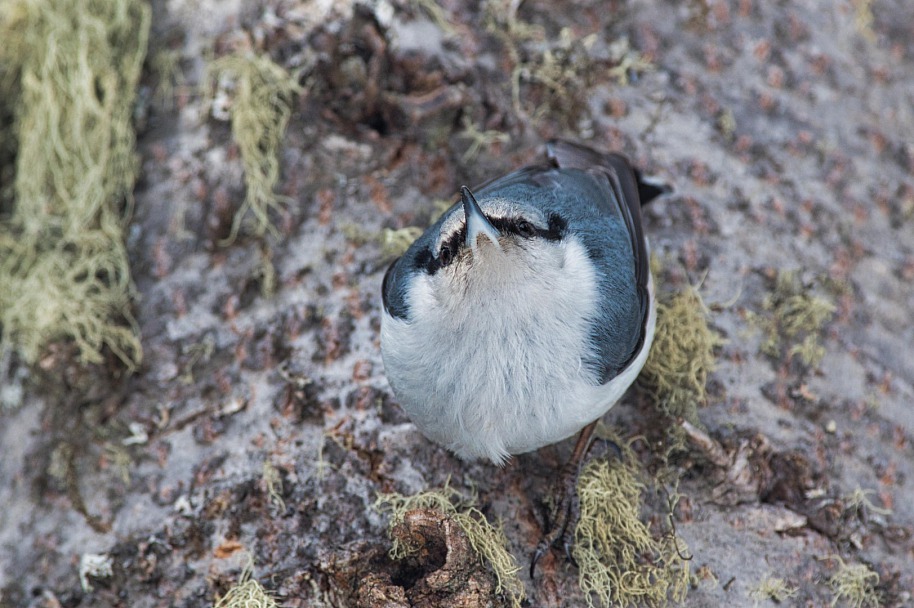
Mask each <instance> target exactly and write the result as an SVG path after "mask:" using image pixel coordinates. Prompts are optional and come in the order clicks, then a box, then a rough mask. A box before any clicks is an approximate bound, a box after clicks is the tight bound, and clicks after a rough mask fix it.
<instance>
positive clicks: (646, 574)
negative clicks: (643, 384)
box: [572, 448, 690, 607]
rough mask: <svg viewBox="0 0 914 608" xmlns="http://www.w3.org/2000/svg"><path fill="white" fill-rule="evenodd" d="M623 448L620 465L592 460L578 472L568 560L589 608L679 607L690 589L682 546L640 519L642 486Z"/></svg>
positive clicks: (614, 460)
mask: <svg viewBox="0 0 914 608" xmlns="http://www.w3.org/2000/svg"><path fill="white" fill-rule="evenodd" d="M633 459H634V456H633V455H632V454H631V450H630V449H629V448H623V456H622V458H621V459H611V460H610V461H606V460H596V459H595V460H592V461H591V462H589V463H588V464H587V465H586V466H585V467H584V469H583V471H582V472H581V475H580V477H579V479H578V484H577V492H578V497H579V500H580V519H579V520H578V524H577V526H576V527H575V533H574V547H573V549H572V555H573V557H574V559H575V561H576V562H577V563H578V566H579V574H578V580H579V583H580V586H581V589H582V590H583V591H584V593H585V594H586V597H587V604H588V605H589V606H591V607H593V606H595V605H597V603H598V602H599V604H600V605H602V606H613V605H622V606H628V605H632V604H638V605H644V606H665V605H667V604H668V603H669V601H671V600H672V601H674V602H681V601H683V600H684V599H685V596H686V594H687V593H688V589H689V581H690V574H689V561H688V560H687V559H684V558H683V557H682V554H683V552H684V551H685V549H686V548H685V543H684V541H683V540H682V539H681V538H679V537H678V536H676V535H675V533H674V532H672V531H671V532H669V533H667V534H665V535H664V536H663V537H662V538H659V539H657V538H654V536H653V535H652V534H651V531H650V530H649V529H648V526H647V524H646V523H645V522H644V521H642V519H641V517H640V509H641V504H642V494H643V492H644V489H645V486H644V484H643V483H642V482H641V481H639V479H638V474H637V471H636V470H635V468H634V466H633V465H632V464H630V463H631V462H633Z"/></svg>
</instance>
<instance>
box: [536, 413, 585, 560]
mask: <svg viewBox="0 0 914 608" xmlns="http://www.w3.org/2000/svg"><path fill="white" fill-rule="evenodd" d="M596 428H597V422H596V421H594V422H591V423H590V424H588V425H587V426H585V427H584V428H583V429H581V433H580V434H579V435H578V440H577V443H575V445H574V452H572V453H571V458H569V459H568V462H567V463H565V466H564V467H563V468H562V472H561V474H560V475H559V478H558V479H557V480H556V484H555V486H554V488H553V503H552V504H553V508H552V514H551V517H550V522H549V526H548V528H547V530H546V531H545V532H544V534H543V537H542V539H541V540H540V542H539V544H538V545H537V546H536V551H534V552H533V559H532V560H531V561H530V578H533V573H534V571H535V570H536V562H538V561H539V559H540V558H541V557H542V556H543V555H545V553H546V551H548V550H549V549H550V548H552V547H554V546H556V545H558V544H562V546H563V547H564V549H565V555H567V556H568V559H569V560H571V561H572V562H573V561H574V559H572V557H571V543H570V541H569V540H568V538H567V537H568V528H569V524H572V523H574V522H575V521H576V520H577V518H578V507H579V505H578V492H577V483H578V475H580V473H581V466H582V464H583V462H584V456H585V455H586V454H587V450H588V448H589V447H590V439H591V437H593V432H594V429H596Z"/></svg>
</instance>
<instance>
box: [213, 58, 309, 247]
mask: <svg viewBox="0 0 914 608" xmlns="http://www.w3.org/2000/svg"><path fill="white" fill-rule="evenodd" d="M207 82H209V83H210V84H211V86H212V87H213V88H214V89H218V90H217V92H216V94H217V95H221V96H222V97H224V98H225V99H226V104H227V106H228V108H227V111H228V116H229V117H230V118H231V122H232V136H233V137H234V139H235V142H236V143H237V144H238V148H239V150H240V152H241V161H242V164H243V165H244V178H245V197H244V202H243V203H242V205H241V207H240V208H239V209H238V211H237V212H236V213H235V218H234V220H233V222H232V229H231V233H230V234H229V237H228V238H227V239H226V240H225V241H224V242H223V244H227V243H231V242H233V241H234V240H235V238H236V237H237V236H238V231H239V230H240V229H241V223H242V221H243V220H244V219H245V218H246V217H247V215H248V213H250V214H251V215H252V216H253V219H254V232H255V234H257V235H258V236H262V235H263V234H264V233H265V232H267V231H270V232H272V233H274V234H275V233H276V228H275V226H274V225H273V220H272V219H271V217H270V214H271V213H272V212H276V211H280V210H281V209H282V206H283V204H284V203H286V202H288V201H287V200H286V199H285V198H283V197H282V196H280V195H278V194H276V192H275V189H276V185H277V183H278V182H279V153H280V146H281V144H282V138H283V135H284V134H285V130H286V126H287V125H288V123H289V119H290V117H291V116H292V106H293V103H294V100H295V98H296V96H297V95H298V94H299V93H300V92H301V91H302V88H301V86H300V85H299V84H298V82H297V81H296V79H295V77H294V76H292V75H290V74H289V73H288V72H287V71H286V70H285V69H284V68H283V67H282V66H280V65H277V64H276V63H274V62H273V61H272V60H271V59H270V58H269V57H265V56H257V55H246V54H234V55H227V56H225V57H220V58H219V59H216V60H215V61H213V62H212V63H211V64H210V65H209V67H208V69H207Z"/></svg>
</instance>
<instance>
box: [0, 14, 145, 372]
mask: <svg viewBox="0 0 914 608" xmlns="http://www.w3.org/2000/svg"><path fill="white" fill-rule="evenodd" d="M149 24H150V10H149V7H148V5H147V4H146V3H144V2H141V1H139V0H117V1H109V0H90V1H87V2H76V1H56V2H55V1H51V0H34V1H29V2H26V1H11V2H6V4H5V5H4V11H3V15H2V17H0V39H3V40H4V44H3V45H2V47H3V48H2V50H0V65H2V66H3V68H2V74H0V89H2V90H0V105H3V106H4V110H3V111H0V121H2V120H3V119H2V116H4V115H6V116H9V115H10V114H12V115H14V120H13V122H12V125H11V126H10V125H9V124H7V125H5V126H4V127H3V131H4V133H3V135H4V139H6V138H7V137H8V136H10V139H9V140H7V141H5V142H4V147H5V148H6V150H5V153H4V156H2V157H0V160H4V159H8V158H9V153H10V152H9V146H10V145H12V144H11V142H13V141H14V142H15V152H14V154H15V163H14V165H13V169H12V171H10V169H9V167H5V168H3V169H0V171H2V173H3V175H4V176H7V175H9V174H10V173H12V174H13V175H12V180H11V181H12V187H11V188H9V189H7V190H5V191H4V192H3V193H2V196H3V200H4V202H3V207H5V208H8V209H9V213H8V214H6V215H5V217H3V218H2V223H0V284H2V285H3V286H4V288H3V289H2V290H0V325H2V331H3V342H4V346H5V347H6V348H11V349H14V350H16V351H17V352H19V354H20V355H21V356H22V357H23V358H24V359H25V360H26V361H28V362H34V361H36V360H37V359H38V357H39V356H40V355H41V353H42V352H43V350H44V348H45V346H46V345H47V344H48V343H50V342H52V341H56V340H61V339H71V340H73V341H74V342H75V343H76V345H77V347H78V348H79V355H80V357H81V359H82V360H83V361H84V362H88V363H100V362H102V361H103V350H104V349H105V348H108V349H110V350H111V351H112V352H113V353H114V354H115V355H117V356H118V358H120V359H121V361H123V363H124V364H125V365H127V367H128V368H129V369H134V368H135V367H136V366H137V365H138V364H139V362H140V360H141V359H142V349H141V345H140V341H139V337H138V336H139V330H138V328H137V324H136V322H135V321H134V320H133V317H132V314H131V296H132V283H131V280H130V271H129V266H128V260H127V252H126V248H125V246H124V230H125V226H126V220H127V218H128V217H129V215H130V210H131V205H132V188H133V184H134V181H135V178H136V172H137V166H138V164H137V159H136V155H135V153H134V147H135V135H134V132H133V129H132V126H131V118H132V110H133V101H134V98H135V96H136V89H137V82H138V79H139V76H140V70H141V67H142V64H143V60H144V57H145V55H146V49H147V42H148V35H149Z"/></svg>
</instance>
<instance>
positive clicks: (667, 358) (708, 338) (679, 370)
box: [639, 286, 724, 424]
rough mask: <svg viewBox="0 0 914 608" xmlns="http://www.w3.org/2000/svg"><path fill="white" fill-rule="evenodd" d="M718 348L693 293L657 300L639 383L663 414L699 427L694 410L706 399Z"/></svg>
mask: <svg viewBox="0 0 914 608" xmlns="http://www.w3.org/2000/svg"><path fill="white" fill-rule="evenodd" d="M723 342H724V341H723V338H721V336H720V334H718V333H717V332H716V331H714V330H713V329H711V328H710V327H709V326H708V310H707V308H706V307H705V305H704V302H703V301H702V299H701V295H700V294H699V293H698V290H697V289H696V288H694V287H691V286H690V287H687V288H686V289H685V290H684V291H681V292H679V293H675V294H672V295H670V296H666V297H664V298H661V299H659V300H658V302H657V328H656V331H655V332H654V343H653V345H652V346H651V353H650V355H649V356H648V359H647V362H646V363H645V365H644V369H643V370H642V371H641V376H640V380H639V381H640V383H641V384H642V385H643V386H644V387H645V388H647V389H648V391H650V393H651V395H652V396H653V397H654V401H655V404H656V406H657V407H658V408H659V409H660V410H661V411H662V412H664V413H665V414H667V415H668V416H670V417H673V418H683V419H685V420H688V421H689V422H691V423H692V424H697V423H698V405H699V404H702V403H704V401H705V399H706V385H707V381H708V374H710V373H711V372H712V371H713V370H714V366H715V362H716V358H715V357H714V349H716V348H717V347H718V346H720V345H721V344H723Z"/></svg>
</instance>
